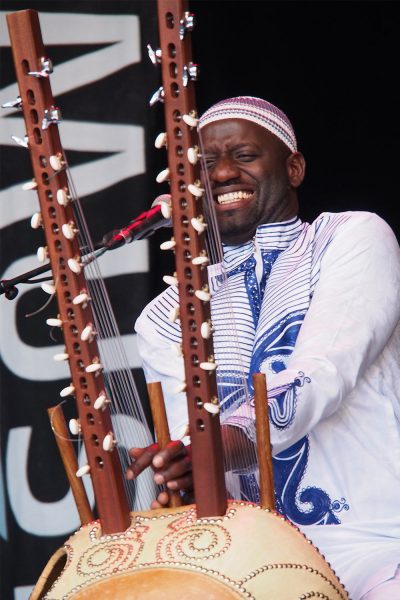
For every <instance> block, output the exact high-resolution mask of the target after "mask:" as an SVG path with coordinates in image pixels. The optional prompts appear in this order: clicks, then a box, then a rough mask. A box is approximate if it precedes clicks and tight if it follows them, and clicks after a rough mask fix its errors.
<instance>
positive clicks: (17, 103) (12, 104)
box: [1, 96, 22, 108]
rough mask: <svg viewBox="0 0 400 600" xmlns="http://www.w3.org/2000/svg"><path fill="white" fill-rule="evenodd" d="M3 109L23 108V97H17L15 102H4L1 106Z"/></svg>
mask: <svg viewBox="0 0 400 600" xmlns="http://www.w3.org/2000/svg"><path fill="white" fill-rule="evenodd" d="M1 108H22V100H21V96H17V97H16V98H15V100H10V101H9V102H4V104H2V105H1Z"/></svg>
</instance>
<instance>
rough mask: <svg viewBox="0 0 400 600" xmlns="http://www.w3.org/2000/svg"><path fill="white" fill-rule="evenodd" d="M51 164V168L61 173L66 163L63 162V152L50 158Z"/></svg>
mask: <svg viewBox="0 0 400 600" xmlns="http://www.w3.org/2000/svg"><path fill="white" fill-rule="evenodd" d="M49 163H50V166H51V168H52V169H54V171H61V169H62V168H63V167H64V165H65V161H64V160H63V157H62V154H61V152H58V153H57V154H53V155H52V156H50V158H49Z"/></svg>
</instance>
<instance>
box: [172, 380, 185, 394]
mask: <svg viewBox="0 0 400 600" xmlns="http://www.w3.org/2000/svg"><path fill="white" fill-rule="evenodd" d="M186 388H187V385H186V381H182V383H179V384H178V385H177V386H176V387H175V388H174V390H173V392H174V394H180V393H181V392H186Z"/></svg>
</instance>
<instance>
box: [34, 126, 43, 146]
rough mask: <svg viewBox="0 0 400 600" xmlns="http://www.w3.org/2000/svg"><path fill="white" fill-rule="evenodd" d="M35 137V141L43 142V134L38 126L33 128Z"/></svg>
mask: <svg viewBox="0 0 400 600" xmlns="http://www.w3.org/2000/svg"><path fill="white" fill-rule="evenodd" d="M33 137H34V138H35V142H36V143H37V144H41V143H42V134H41V133H40V129H38V127H35V129H34V130H33Z"/></svg>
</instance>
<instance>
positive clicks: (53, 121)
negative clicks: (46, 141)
mask: <svg viewBox="0 0 400 600" xmlns="http://www.w3.org/2000/svg"><path fill="white" fill-rule="evenodd" d="M61 120H62V117H61V111H60V109H59V108H57V107H56V106H51V107H50V108H46V110H45V111H44V113H43V119H42V129H47V128H48V127H49V126H50V125H57V124H58V123H60V121H61Z"/></svg>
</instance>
